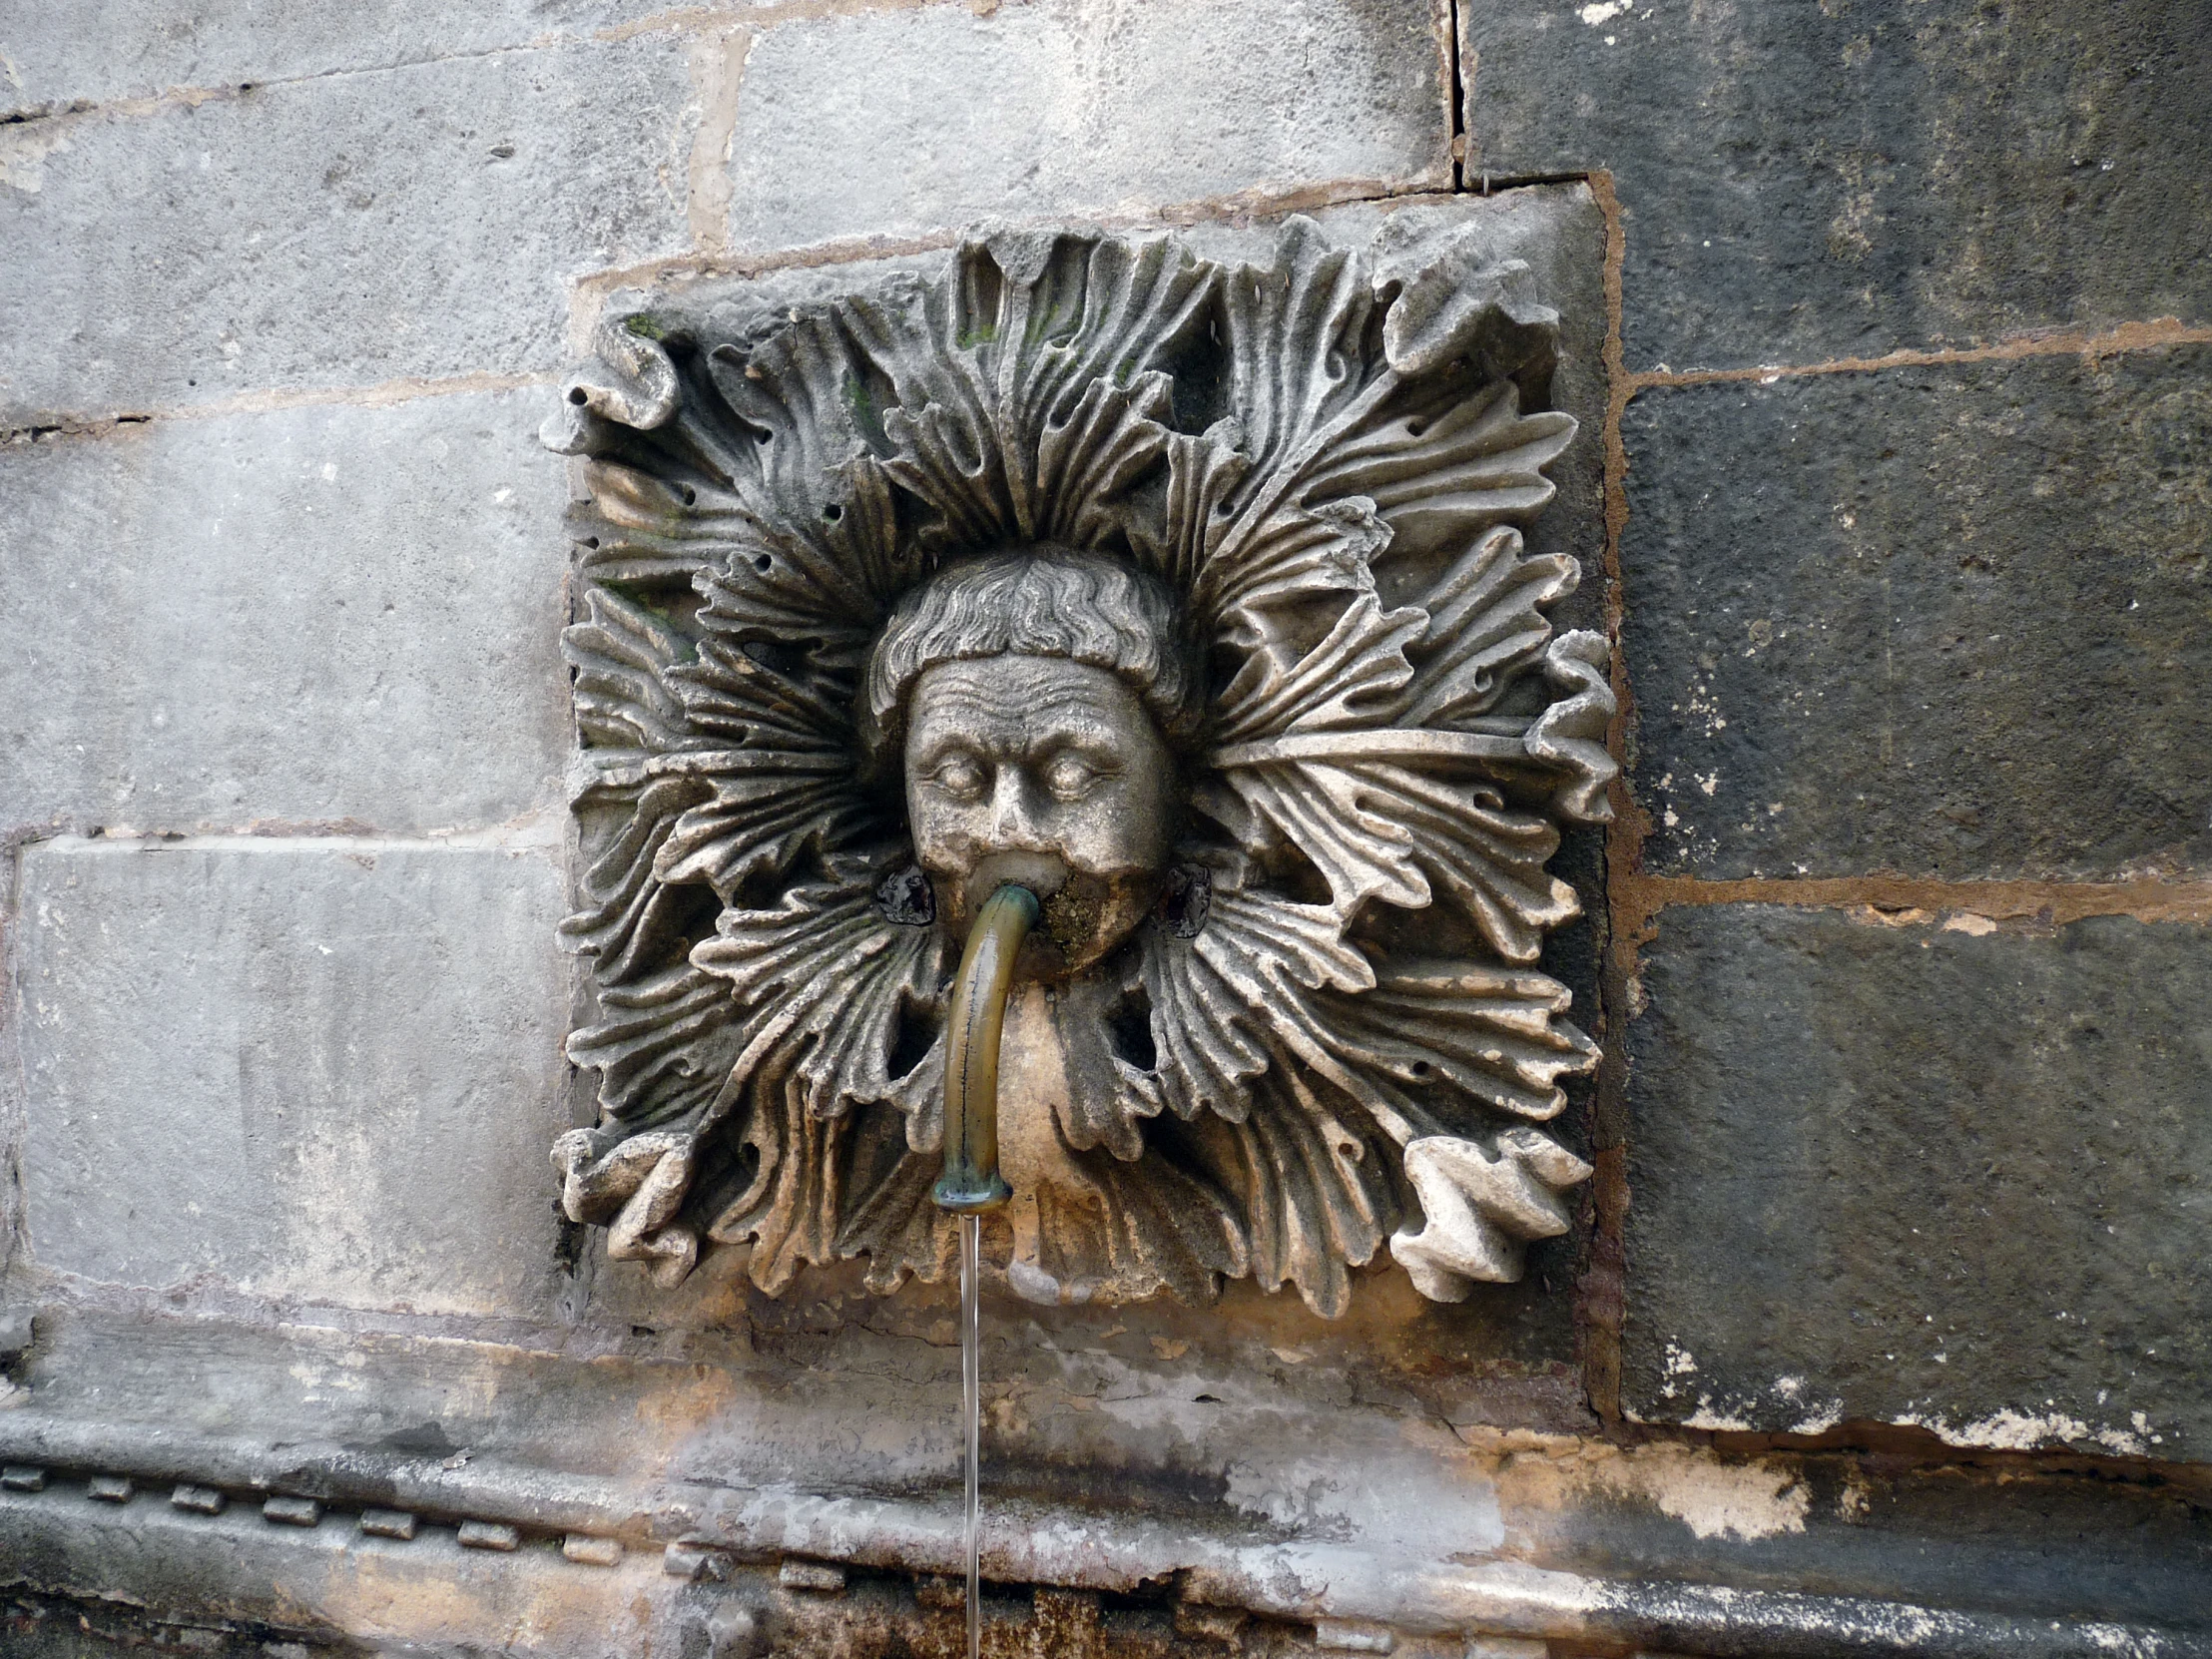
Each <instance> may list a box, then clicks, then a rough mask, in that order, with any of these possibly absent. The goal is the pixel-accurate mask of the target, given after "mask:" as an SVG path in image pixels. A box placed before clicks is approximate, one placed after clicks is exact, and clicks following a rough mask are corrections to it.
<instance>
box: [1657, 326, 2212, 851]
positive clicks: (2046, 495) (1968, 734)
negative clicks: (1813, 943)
mask: <svg viewBox="0 0 2212 1659" xmlns="http://www.w3.org/2000/svg"><path fill="white" fill-rule="evenodd" d="M2208 370H2212V347H2205V346H2179V347H2172V348H2167V349H2161V350H2152V351H2141V352H2130V353H2125V354H2122V355H2119V356H2114V357H2106V358H2101V359H2095V360H2089V359H2084V358H2080V357H2070V356H2068V357H2032V358H2026V359H2021V360H2016V361H1998V362H1987V363H1977V364H1967V365H1957V366H1939V367H1913V368H1894V369H1888V370H1885V371H1883V372H1882V373H1880V374H1836V375H1821V376H1809V377H1804V378H1791V379H1783V380H1780V381H1777V382H1774V383H1772V384H1756V385H1755V384H1748V383H1736V384H1718V385H1700V386H1688V387H1674V388H1665V389H1657V390H1651V391H1646V392H1643V393H1640V394H1639V395H1638V396H1637V397H1636V399H1635V401H1634V402H1632V403H1631V404H1630V405H1629V408H1628V414H1627V418H1626V420H1625V422H1624V432H1623V435H1624V439H1625V442H1626V444H1627V447H1628V451H1629V457H1630V465H1629V475H1628V509H1629V511H1628V525H1627V529H1626V531H1625V534H1624V536H1623V539H1622V544H1621V563H1622V584H1623V592H1624V597H1625V600H1626V605H1627V616H1626V621H1625V623H1624V626H1623V633H1622V638H1623V648H1624V650H1625V652H1626V656H1627V664H1628V674H1629V682H1630V685H1631V686H1632V687H1633V689H1634V691H1635V696H1636V705H1637V714H1636V719H1637V732H1636V740H1635V753H1634V767H1633V776H1634V779H1635V783H1636V790H1637V794H1638V797H1639V799H1640V800H1641V801H1642V803H1643V805H1644V807H1645V809H1646V810H1647V811H1648V812H1649V813H1650V815H1651V817H1652V821H1653V824H1652V834H1651V838H1650V839H1649V840H1648V841H1647V842H1646V843H1645V849H1644V861H1645V867H1646V868H1647V869H1650V870H1653V871H1657V872H1661V873H1666V874H1686V875H1699V876H1710V877H1742V876H1753V875H1770V876H1773V875H1794V874H1810V875H1816V876H1819V875H1842V874H1854V873H1861V872H1866V871H1873V870H1889V871H1895V872H1898V873H1902V874H1908V875H1936V876H1943V877H1960V876H1999V875H2007V876H2008V875H2040V876H2061V877H2063V876H2111V875H2116V874H2121V873H2125V872H2131V871H2134V872H2140V871H2146V870H2148V871H2168V870H2176V869H2179V870H2187V869H2191V868H2194V869H2200V870H2201V869H2205V868H2207V867H2212V767H2208V766H2207V765H2206V757H2207V756H2208V755H2212V694H2208V693H2207V691H2206V687H2207V686H2208V685H2212V562H2208V561H2207V558H2206V552H2205V536H2206V528H2207V524H2208V522H2212V392H2208V390H2207V386H2206V376H2207V372H2208Z"/></svg>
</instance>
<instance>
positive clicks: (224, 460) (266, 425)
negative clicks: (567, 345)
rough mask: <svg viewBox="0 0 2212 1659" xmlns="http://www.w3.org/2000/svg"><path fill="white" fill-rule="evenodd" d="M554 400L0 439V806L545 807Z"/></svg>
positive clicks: (93, 822) (346, 814) (20, 818)
mask: <svg viewBox="0 0 2212 1659" xmlns="http://www.w3.org/2000/svg"><path fill="white" fill-rule="evenodd" d="M547 397H548V394H547V393H546V392H544V391H542V390H539V389H537V388H534V387H533V388H526V389H524V390H521V391H515V392H505V393H496V394H490V395H481V396H479V395H462V396H450V397H429V398H418V399H415V400H413V401H410V402H406V403H401V404H397V405H394V406H389V407H376V408H362V407H346V406H334V407H333V406H324V407H314V408H295V409H285V410H277V411H274V412H270V413H265V414H246V415H223V416H215V417H210V418H206V419H190V420H173V421H170V420H165V421H156V422H152V423H150V424H146V425H135V426H123V427H119V428H116V429H115V430H114V431H113V432H111V433H107V434H103V435H101V436H97V437H83V438H70V439H48V440H44V441H41V442H38V443H16V444H13V445H7V446H0V611H4V612H5V613H6V615H7V616H8V618H9V627H8V633H9V636H10V645H9V648H8V649H7V650H5V651H0V750H5V752H6V753H7V756H8V764H7V765H6V766H5V767H4V768H0V826H5V827H6V828H8V829H11V830H22V829H25V828H28V827H33V826H42V825H49V824H65V825H68V826H71V827H73V828H77V829H92V828H98V827H103V826H122V825H128V826H133V827H136V828H138V829H142V830H145V829H159V830H192V829H199V828H223V829H230V828H243V827H245V826H247V825H249V824H252V823H255V822H257V821H286V822H291V823H295V824H296V823H308V824H313V823H332V822H341V821H346V820H351V821H353V822H355V823H357V824H362V825H368V826H371V827H373V828H375V829H376V830H384V831H394V832H397V831H417V830H435V829H444V828H450V827H454V826H460V827H480V826H488V825H493V824H500V823H503V822H506V821H508V820H511V819H514V818H516V817H518V816H520V815H523V814H526V813H529V812H532V811H534V810H539V809H547V808H550V807H551V806H553V805H554V804H555V803H557V802H558V800H559V799H560V771H561V767H562V765H563V764H564V755H565V751H566V748H567V745H568V741H569V715H568V709H567V701H568V699H567V675H566V672H565V670H564V669H563V667H562V664H561V660H560V651H559V644H558V634H559V630H560V627H561V624H562V622H563V621H564V620H565V619H566V615H567V611H566V601H565V599H564V597H563V594H562V587H561V583H562V577H563V574H564V569H565V563H566V560H565V549H564V545H563V544H564V537H563V535H562V533H561V528H560V509H561V506H562V502H563V500H564V499H565V496H566V485H565V482H564V480H563V477H562V471H561V467H560V465H559V463H558V462H555V461H553V460H552V459H551V458H550V457H548V456H546V455H545V454H544V453H543V452H542V451H541V450H540V449H539V448H538V447H537V444H536V441H535V432H534V427H535V424H536V422H537V420H538V418H539V417H540V416H541V415H542V413H543V409H544V405H545V403H546V401H547Z"/></svg>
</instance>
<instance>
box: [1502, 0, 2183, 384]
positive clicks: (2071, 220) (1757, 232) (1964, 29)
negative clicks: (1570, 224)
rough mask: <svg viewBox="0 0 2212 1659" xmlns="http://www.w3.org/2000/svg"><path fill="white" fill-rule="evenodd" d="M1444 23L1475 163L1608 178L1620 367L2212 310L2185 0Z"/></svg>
mask: <svg viewBox="0 0 2212 1659" xmlns="http://www.w3.org/2000/svg"><path fill="white" fill-rule="evenodd" d="M1459 16H1460V26H1461V81H1462V84H1463V86H1464V87H1465V88H1466V89H1467V102H1466V108H1467V119H1466V126H1467V132H1468V135H1469V140H1470V154H1469V156H1468V159H1467V166H1466V172H1467V176H1468V178H1469V179H1470V180H1476V181H1479V180H1480V179H1481V178H1482V177H1483V176H1484V175H1488V176H1491V177H1493V178H1513V177H1528V176H1531V175H1535V176H1543V175H1556V174H1559V173H1563V172H1580V171H1583V170H1586V169H1591V168H1605V169H1608V170H1610V171H1611V172H1612V174H1613V176H1614V184H1615V188H1616V189H1617V190H1618V192H1619V194H1620V200H1621V204H1622V209H1623V214H1624V219H1625V228H1626V232H1627V264H1626V269H1625V271H1624V274H1623V287H1624V290H1625V296H1626V316H1625V326H1624V334H1625V339H1626V346H1627V355H1628V362H1629V364H1630V366H1632V367H1637V368H1650V367H1653V366H1656V365H1658V364H1662V363H1663V364H1667V365H1670V366H1672V367H1674V368H1676V369H1686V368H1690V367H1693V366H1703V367H1720V366H1735V365H1743V364H1756V363H1767V362H1776V363H1781V362H1813V361H1825V360H1828V359H1832V358H1837V357H1843V356H1853V355H1857V356H1872V355H1877V354H1880V353H1882V352H1886V351H1890V350H1892V349H1895V348H1897V347H1899V346H1919V345H1930V344H1936V343H1944V342H1949V343H1956V342H1959V341H1964V340H1974V339H1984V338H1988V337H1991V336H1994V335H1997V334H2001V333H2005V332H2008V331H2012V330H2017V329H2025V328H2039V327H2054V326H2068V327H2079V328H2090V329H2094V328H2101V327H2105V326H2108V325H2110V324H2112V323H2115V322H2120V321H2126V320H2135V319H2149V318H2153V317H2159V316H2178V317H2180V318H2182V319H2183V320H2185V321H2196V322H2205V321H2212V20H2208V18H2207V15H2206V13H2205V11H2204V8H2203V7H2201V6H2188V5H2182V6H2176V5H2172V4H2170V3H2169V0H2116V3H2113V4H2109V5H2100V6H2078V5H2072V4H2068V3H2067V0H2022V3H2019V4H2013V5H2006V6H2001V7H1999V6H1988V5H1981V4H1976V3H1974V0H1932V3H1929V4H1921V5H1915V6H1912V7H1910V8H1905V9H1900V8H1896V7H1884V6H1868V5H1850V4H1825V3H1824V4H1822V5H1819V6H1813V5H1786V6H1777V5H1769V6H1748V7H1747V6H1710V7H1691V8H1687V9H1685V8H1683V7H1680V6H1672V5H1651V4H1642V3H1630V0H1604V3H1600V4H1595V5H1583V6H1573V5H1562V4H1554V3H1552V0H1499V3H1494V4H1485V5H1480V6H1462V7H1461V8H1460V11H1459Z"/></svg>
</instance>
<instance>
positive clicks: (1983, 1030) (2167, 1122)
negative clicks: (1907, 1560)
mask: <svg viewBox="0 0 2212 1659" xmlns="http://www.w3.org/2000/svg"><path fill="white" fill-rule="evenodd" d="M1869 914H1870V919H1867V920H1861V919H1857V918H1856V916H1855V915H1854V914H1848V913H1846V912H1842V911H1836V910H1796V909H1784V908H1781V907H1778V906H1768V905H1722V906H1712V907H1697V908H1676V909H1669V910H1666V911H1663V912H1661V914H1660V916H1659V918H1658V936H1657V938H1656V939H1655V940H1654V941H1653V942H1652V943H1650V944H1648V945H1646V946H1645V947H1644V950H1643V957H1642V976H1641V986H1642V992H1643V1001H1644V1007H1643V1010H1642V1012H1641V1013H1640V1014H1639V1016H1638V1017H1637V1019H1636V1020H1635V1021H1634V1023H1633V1024H1632V1026H1631V1028H1630V1033H1629V1053H1630V1082H1629V1098H1630V1109H1631V1118H1632V1123H1631V1130H1630V1165H1629V1184H1630V1203H1629V1212H1628V1231H1627V1238H1626V1243H1627V1250H1628V1275H1629V1277H1628V1307H1627V1320H1626V1326H1625V1330H1624V1342H1623V1366H1622V1374H1623V1375H1622V1399H1623V1404H1624V1407H1625V1408H1626V1409H1627V1410H1628V1411H1630V1412H1631V1413H1632V1414H1634V1415H1635V1416H1638V1417H1640V1418H1643V1419H1645V1420H1648V1421H1664V1422H1679V1423H1688V1424H1691V1425H1693V1426H1698V1427H1706V1428H1745V1429H1759V1430H1774V1431H1793V1432H1799V1433H1817V1432H1820V1431H1821V1430H1823V1429H1826V1428H1828V1427H1831V1426H1834V1425H1835V1424H1837V1423H1839V1422H1844V1421H1854V1420H1860V1419H1871V1420H1876V1421H1884V1422H1894V1423H1906V1424H1918V1425H1921V1426H1924V1427H1927V1428H1930V1429H1933V1430H1934V1431H1935V1432H1936V1433H1937V1434H1939V1435H1940V1436H1942V1437H1943V1438H1944V1439H1945V1440H1948V1441H1950V1442H1952V1443H1954V1444H1960V1445H1974V1446H1993V1447H2007V1448H2012V1449H2022V1450H2024V1449H2030V1448H2034V1447H2040V1446H2055V1445H2067V1446H2072V1447H2075V1448H2077V1449H2079V1450H2084V1451H2094V1452H2100V1453H2106V1454H2113V1453H2120V1454H2128V1455H2135V1456H2147V1457H2153V1458H2161V1459H2186V1460H2202V1459H2203V1458H2204V1457H2205V1456H2206V1454H2207V1450H2208V1448H2212V1278H2208V1277H2207V1276H2206V1275H2205V1274H2204V1272H2203V1271H2202V1263H2203V1254H2204V1215H2205V1212H2206V1209H2207V1207H2208V1206H2212V1026H2208V1025H2207V1023H2206V1021H2205V1018H2204V1009H2205V1008H2206V1007H2207V1006H2208V1005H2212V949H2207V943H2208V940H2207V937H2206V934H2205V932H2204V930H2203V929H2201V928H2195V927H2190V926H2186V925H2182V924H2179V923H2171V922H2168V923H2145V922H2139V921H2135V920H2132V919H2129V918H2126V917H2120V916H2098V917H2092V918H2089V919H2087V920H2083V921H2077V922H2074V923H2072V924H2071V925H2068V926H2065V927H2061V928H2056V929H2049V928H2043V929H2033V930H2010V929H2007V930H2004V931H1989V930H1981V931H1971V932H1969V931H1960V930H1957V929H1956V928H1955V926H1950V927H1938V926H1936V925H1934V924H1933V923H1926V924H1906V925H1885V924H1884V923H1883V922H1882V921H1881V920H1879V919H1872V913H1871V912H1870V913H1869Z"/></svg>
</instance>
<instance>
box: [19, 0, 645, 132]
mask: <svg viewBox="0 0 2212 1659" xmlns="http://www.w3.org/2000/svg"><path fill="white" fill-rule="evenodd" d="M669 9H670V8H669V7H667V6H666V5H664V4H661V3H659V0H486V3H483V4H476V5H468V6H447V5H440V4H438V3H437V0H356V3H352V4H346V5H287V6H281V7H278V6H275V5H273V4H271V0H85V3H79V4H75V5H69V6H46V5H39V4H36V3H31V0H25V3H12V0H11V3H10V4H7V5H0V55H4V56H5V59H6V65H5V68H4V69H0V115H23V114H39V113H44V112H47V111H53V110H63V109H67V108H69V107H70V106H72V105H82V104H86V103H107V102H110V101H113V100H115V99H119V98H146V97H149V96H152V95H154V94H158V93H162V92H169V91H174V90H177V89H180V88H192V89H217V88H236V87H239V86H241V85H253V86H267V85H268V84H269V83H270V82H272V81H293V80H301V79H304V78H305V77H308V76H312V75H329V74H343V73H351V72H358V71H360V70H369V69H390V68H393V67H396V66H399V65H403V64H412V63H422V62H424V61H427V60H429V59H433V58H453V57H462V56H467V55H470V54H474V53H483V52H499V51H511V50H513V49H514V48H516V47H522V46H532V45H541V44H551V43H555V42H560V41H565V40H573V39H576V38H578V37H580V36H587V35H589V34H591V33H592V32H593V31H595V30H600V29H607V28H620V27H622V26H623V25H624V24H633V23H637V22H640V21H642V20H644V19H646V18H649V17H652V16H654V15H656V14H663V13H666V12H667V11H668V10H669Z"/></svg>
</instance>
